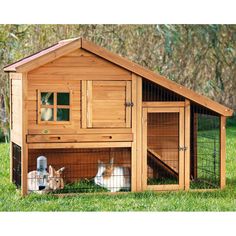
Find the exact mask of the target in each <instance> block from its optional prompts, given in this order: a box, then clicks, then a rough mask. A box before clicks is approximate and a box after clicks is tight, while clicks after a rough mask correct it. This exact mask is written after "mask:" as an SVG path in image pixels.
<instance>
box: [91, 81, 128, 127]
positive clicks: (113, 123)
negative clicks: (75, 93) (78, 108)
mask: <svg viewBox="0 0 236 236" xmlns="http://www.w3.org/2000/svg"><path fill="white" fill-rule="evenodd" d="M127 102H131V81H87V127H88V128H113V127H116V128H124V127H128V128H129V127H131V107H130V106H126V103H127Z"/></svg>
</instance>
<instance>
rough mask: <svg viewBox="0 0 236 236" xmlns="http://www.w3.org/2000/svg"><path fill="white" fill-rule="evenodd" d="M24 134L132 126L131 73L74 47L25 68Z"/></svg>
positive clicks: (61, 132)
mask: <svg viewBox="0 0 236 236" xmlns="http://www.w3.org/2000/svg"><path fill="white" fill-rule="evenodd" d="M27 79H28V99H27V102H28V134H79V133H81V132H80V131H82V130H83V133H84V132H86V130H90V131H88V132H90V133H91V132H92V131H91V129H92V128H94V132H99V129H109V128H112V129H120V128H130V127H131V106H130V107H129V106H127V104H130V103H131V102H132V101H131V72H130V71H128V70H126V69H124V68H121V67H120V66H117V65H115V64H113V63H111V62H109V61H107V60H105V59H103V58H101V57H99V56H97V55H95V54H93V53H90V52H88V51H86V50H83V49H77V50H75V51H73V52H71V53H68V54H66V55H64V56H62V57H60V58H58V59H56V60H54V61H52V62H50V63H47V64H45V65H43V66H40V67H38V68H36V69H34V70H32V71H30V72H28V76H27Z"/></svg>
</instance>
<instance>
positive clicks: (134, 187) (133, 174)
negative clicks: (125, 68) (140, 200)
mask: <svg viewBox="0 0 236 236" xmlns="http://www.w3.org/2000/svg"><path fill="white" fill-rule="evenodd" d="M133 76H134V75H132V95H131V84H127V85H126V96H127V97H126V102H128V101H129V102H130V101H131V96H132V102H133V103H134V106H133V107H132V133H133V136H134V139H133V142H132V149H131V164H132V165H131V191H132V192H136V191H137V134H136V130H137V111H136V109H137V96H136V95H137V94H136V90H137V80H136V78H134V77H133ZM127 87H128V88H127ZM127 112H129V111H127V107H126V127H130V125H131V114H127ZM130 112H131V111H130Z"/></svg>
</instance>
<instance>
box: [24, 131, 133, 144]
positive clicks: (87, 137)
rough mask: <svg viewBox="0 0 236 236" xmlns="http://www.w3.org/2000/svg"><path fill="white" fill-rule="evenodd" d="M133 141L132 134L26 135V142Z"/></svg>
mask: <svg viewBox="0 0 236 236" xmlns="http://www.w3.org/2000/svg"><path fill="white" fill-rule="evenodd" d="M108 141H110V142H117V141H123V142H126V141H130V142H131V141H133V134H131V133H130V134H110V133H107V134H80V135H27V142H28V143H44V142H49V143H55V142H58V143H74V142H108Z"/></svg>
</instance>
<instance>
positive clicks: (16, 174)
mask: <svg viewBox="0 0 236 236" xmlns="http://www.w3.org/2000/svg"><path fill="white" fill-rule="evenodd" d="M12 181H13V183H14V184H15V185H16V187H17V188H20V187H21V147H20V146H18V145H17V144H15V143H12Z"/></svg>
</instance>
